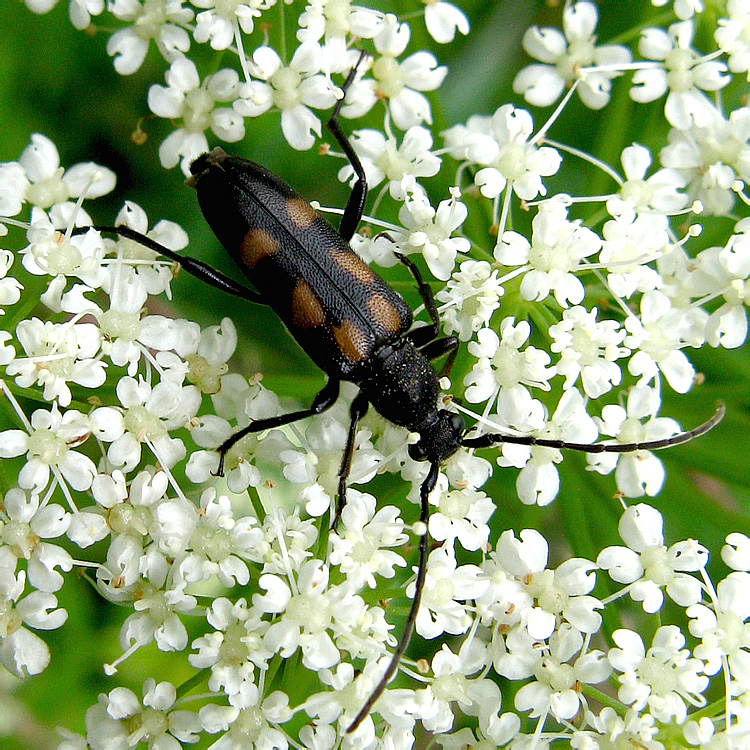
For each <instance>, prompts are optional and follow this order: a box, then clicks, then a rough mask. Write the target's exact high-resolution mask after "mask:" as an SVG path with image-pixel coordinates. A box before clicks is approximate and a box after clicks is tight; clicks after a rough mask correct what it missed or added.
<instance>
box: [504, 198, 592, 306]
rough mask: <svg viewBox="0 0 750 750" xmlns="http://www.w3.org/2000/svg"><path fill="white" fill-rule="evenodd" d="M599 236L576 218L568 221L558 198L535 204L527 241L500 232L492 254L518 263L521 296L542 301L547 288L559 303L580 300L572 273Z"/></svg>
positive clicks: (579, 288)
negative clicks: (519, 267) (521, 276)
mask: <svg viewBox="0 0 750 750" xmlns="http://www.w3.org/2000/svg"><path fill="white" fill-rule="evenodd" d="M601 245H602V241H601V239H600V238H599V237H598V236H597V235H596V234H595V233H594V232H592V231H591V230H590V229H588V228H586V227H584V226H582V223H581V221H580V220H575V221H570V220H569V219H568V212H567V209H566V207H565V205H564V204H563V202H562V201H559V200H551V201H547V202H545V203H542V205H541V206H540V207H539V213H537V215H536V216H535V217H534V220H533V222H532V235H531V242H529V240H527V239H526V238H525V237H524V236H523V235H521V234H519V233H518V232H504V233H503V236H502V238H501V239H500V241H499V242H498V244H497V246H496V247H495V258H496V259H497V260H498V261H499V262H500V263H502V264H504V265H506V266H522V267H523V269H522V270H524V271H525V273H524V275H523V279H522V281H521V296H522V297H523V298H524V299H525V300H528V301H530V302H531V301H535V302H542V301H543V300H544V299H546V298H547V295H549V293H550V292H552V293H553V294H554V295H555V299H556V300H557V302H558V303H559V304H560V305H562V307H567V306H568V304H569V303H572V304H574V305H579V304H580V303H581V302H582V301H583V297H584V288H583V284H582V283H581V281H580V280H579V279H578V277H577V276H576V275H575V271H577V270H578V269H579V267H580V266H581V261H582V260H583V259H584V258H587V257H589V256H590V255H593V254H594V253H596V252H598V251H599V250H600V248H601Z"/></svg>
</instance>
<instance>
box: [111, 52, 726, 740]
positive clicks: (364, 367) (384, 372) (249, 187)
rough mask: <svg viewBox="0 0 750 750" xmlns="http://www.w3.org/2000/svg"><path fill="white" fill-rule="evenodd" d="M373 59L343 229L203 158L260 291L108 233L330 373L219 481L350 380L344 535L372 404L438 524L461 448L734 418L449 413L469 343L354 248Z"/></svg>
mask: <svg viewBox="0 0 750 750" xmlns="http://www.w3.org/2000/svg"><path fill="white" fill-rule="evenodd" d="M363 58H364V53H362V54H361V55H360V57H359V60H358V62H357V64H356V65H355V66H354V68H353V69H352V70H351V71H350V73H349V75H348V77H347V78H346V80H345V82H344V84H343V86H342V90H343V96H342V98H341V99H340V100H339V101H338V103H337V104H336V106H335V107H334V110H333V112H332V114H331V118H330V120H329V121H328V129H329V130H330V131H331V133H332V134H333V136H334V138H335V139H336V141H337V142H338V143H339V144H340V146H341V147H342V149H343V150H344V153H345V155H346V157H347V159H348V160H349V162H350V164H351V166H352V168H353V169H354V173H355V176H356V181H355V184H354V186H353V188H352V192H351V195H350V197H349V200H348V202H347V205H346V208H345V210H344V213H343V217H342V219H341V223H340V225H339V228H338V230H336V229H334V228H333V227H332V226H331V225H330V224H329V223H328V222H327V221H326V220H325V219H324V218H322V217H321V216H319V215H318V214H317V213H316V211H315V210H314V209H313V208H312V206H311V205H310V204H309V203H308V202H307V201H306V200H304V199H303V198H302V197H300V196H299V195H298V194H297V193H296V192H295V191H294V190H293V189H292V188H291V187H290V186H289V185H288V184H287V183H286V182H284V181H283V180H281V179H280V178H279V177H277V176H276V175H274V174H273V173H271V172H269V171H268V170H267V169H265V168H263V167H262V166H259V165H257V164H255V163H253V162H251V161H248V160H246V159H242V158H238V157H233V156H229V155H228V154H226V153H225V152H224V151H223V150H222V149H220V148H215V149H214V150H213V151H211V152H210V153H206V154H203V155H201V156H199V157H198V158H197V159H196V160H195V161H194V162H193V163H192V165H191V167H190V170H191V173H192V176H191V177H190V178H188V181H187V183H188V185H190V186H191V187H193V188H195V190H196V192H197V195H198V201H199V203H200V207H201V210H202V212H203V214H204V216H205V218H206V220H207V222H208V223H209V225H210V226H211V229H212V230H213V232H214V234H216V236H217V237H218V239H219V240H220V241H221V243H222V245H223V246H224V247H225V249H226V250H227V252H228V253H229V254H230V255H231V256H232V258H234V260H235V261H236V262H237V264H238V266H239V267H240V269H241V270H242V271H243V273H244V274H245V275H246V276H247V278H248V279H249V281H250V282H251V283H252V285H253V287H254V289H249V288H247V287H245V286H243V285H241V284H238V283H237V282H235V281H234V280H232V279H231V278H229V277H227V276H225V275H223V274H222V273H220V272H218V271H216V270H215V269H213V268H211V267H210V266H208V265H206V264H204V263H202V262H201V261H198V260H196V259H194V258H190V257H184V256H182V255H178V254H177V253H175V252H173V251H171V250H169V249H168V248H165V247H163V246H162V245H160V244H158V243H156V242H154V241H153V240H151V239H149V238H148V237H145V236H144V235H141V234H140V233H138V232H135V231H133V230H131V229H129V228H127V227H98V229H99V230H100V231H104V232H111V233H115V234H119V235H122V236H125V237H129V238H130V239H133V240H136V241H138V242H141V243H142V244H144V245H146V246H147V247H149V248H151V249H153V250H155V251H157V252H159V253H160V254H162V255H164V256H166V257H168V258H170V259H172V260H174V261H176V262H177V263H179V264H180V265H181V266H182V267H183V268H184V269H185V270H186V271H187V272H188V273H191V274H193V275H194V276H196V277H197V278H199V279H201V280H203V281H205V282H207V283H209V284H211V285H212V286H215V287H217V288H219V289H222V290H223V291H226V292H228V293H230V294H233V295H235V296H237V297H241V298H243V299H245V300H248V301H250V302H255V303H259V304H265V305H269V306H270V307H272V308H273V310H274V311H275V312H276V313H277V314H278V315H279V317H280V318H281V320H282V321H283V322H284V324H285V325H286V327H287V328H288V329H289V331H290V333H291V334H292V335H293V336H294V338H295V339H296V340H297V342H298V343H299V344H300V346H301V347H302V349H304V351H305V352H306V353H307V354H308V355H309V356H310V358H311V359H312V360H313V361H314V362H315V363H316V364H317V365H318V366H319V367H320V368H321V370H323V371H324V372H325V373H326V374H327V375H328V381H327V383H326V385H325V386H324V387H323V388H322V389H321V390H320V392H319V393H318V394H317V395H316V396H315V398H314V399H313V403H312V405H311V406H310V407H309V408H307V409H301V410H299V411H294V412H291V413H289V414H283V415H280V416H277V417H271V418H267V419H261V420H256V421H254V422H251V423H250V424H249V425H247V426H246V427H244V428H243V429H241V430H239V431H237V432H236V433H234V434H233V435H232V436H231V437H230V438H229V439H228V440H226V441H225V442H224V443H223V444H221V445H220V446H219V447H218V453H219V465H218V472H217V473H218V474H220V475H221V474H222V473H223V466H224V458H225V456H226V454H227V452H228V451H229V450H230V448H231V447H232V446H233V445H235V444H236V443H237V442H238V441H239V440H241V439H242V438H243V437H244V436H245V435H248V434H250V433H256V432H261V431H264V430H268V429H271V428H274V427H280V426H282V425H286V424H290V423H292V422H296V421H297V420H300V419H304V418H305V417H309V416H312V415H315V414H320V413H321V412H323V411H325V410H326V409H328V408H329V407H331V406H332V405H333V404H334V403H335V401H336V400H337V398H338V395H339V385H340V383H341V381H351V382H353V383H355V384H356V385H357V386H358V387H359V389H360V390H359V394H358V395H357V396H356V397H355V398H354V400H353V401H352V404H351V409H350V414H351V421H350V425H349V431H348V436H347V442H346V447H345V450H344V455H343V458H342V461H341V467H340V470H339V486H338V494H337V502H336V510H335V515H334V520H333V524H332V527H333V528H334V529H335V528H336V525H337V523H338V521H339V519H340V516H341V512H342V510H343V508H344V505H345V503H346V481H347V477H348V475H349V470H350V468H351V463H352V457H353V453H354V443H355V435H356V430H357V424H358V422H359V421H360V419H362V417H363V416H364V415H365V413H366V412H367V409H368V406H369V405H372V406H373V408H374V409H375V410H376V411H377V412H378V413H379V414H380V415H381V416H383V417H384V418H385V419H387V420H389V421H390V422H392V423H394V424H397V425H400V426H402V427H405V428H406V429H408V430H409V431H410V432H414V433H417V434H418V435H419V439H418V441H417V442H416V443H414V444H412V445H410V446H409V455H410V456H411V458H413V459H414V460H417V461H426V462H428V463H429V469H428V472H427V476H426V478H425V479H424V481H423V482H422V485H421V487H420V507H421V510H420V520H421V522H422V524H423V528H424V529H425V530H426V529H427V528H428V521H429V496H430V493H431V492H432V490H433V489H434V487H435V484H436V482H437V479H438V474H439V470H440V465H441V463H442V462H443V461H445V460H446V459H447V458H449V457H450V456H452V455H453V454H454V453H456V451H458V450H459V448H461V447H462V446H463V447H469V448H486V447H490V446H493V445H497V444H500V443H516V444H523V445H532V446H533V445H537V446H545V447H550V448H557V449H570V450H576V451H582V452H587V453H602V452H617V453H625V452H630V451H635V450H655V449H659V448H665V447H668V446H671V445H677V444H680V443H684V442H687V441H688V440H691V439H693V438H694V437H697V436H699V435H701V434H703V433H705V432H707V431H708V430H710V429H711V428H712V427H714V426H715V425H716V424H717V423H718V422H719V421H720V420H721V418H722V417H723V414H724V407H723V405H721V404H720V405H719V406H718V408H717V411H716V413H715V414H714V416H713V417H712V418H711V419H709V420H708V421H706V422H705V423H703V424H702V425H700V426H698V427H697V428H695V429H693V430H691V431H689V432H682V433H679V434H677V435H674V436H672V437H670V438H665V439H663V440H658V441H651V442H644V443H632V444H606V443H596V444H591V445H588V444H579V443H569V442H565V441H562V440H548V439H538V438H534V437H531V436H511V435H503V434H497V433H488V434H481V435H478V436H476V437H467V433H468V430H467V428H466V426H465V423H464V420H463V418H462V417H461V416H460V415H459V414H457V413H455V412H452V411H449V410H447V409H443V408H438V405H437V404H438V391H439V388H438V376H437V375H436V373H435V371H434V370H433V368H432V366H431V364H430V361H431V360H434V359H437V358H439V357H442V356H444V355H448V357H447V361H446V365H445V367H444V368H443V371H444V372H448V371H449V370H450V366H451V365H452V362H453V359H454V357H455V354H456V351H457V347H458V339H456V338H455V337H453V336H447V337H440V320H439V317H438V312H437V307H436V305H435V301H434V299H433V296H432V292H431V289H430V287H429V286H428V285H427V284H426V283H425V282H424V281H423V279H422V277H421V274H420V272H419V270H418V269H417V267H416V266H415V265H414V263H412V262H411V261H410V260H409V259H408V258H405V257H403V256H401V255H398V254H397V255H398V257H399V259H400V260H401V262H402V263H404V264H405V265H406V266H407V268H408V269H409V271H410V272H411V274H412V275H413V277H414V279H415V281H416V284H417V287H418V289H419V293H420V296H421V298H422V300H423V302H424V304H425V308H426V310H427V313H428V315H429V318H430V324H429V325H425V326H420V327H417V328H412V322H413V316H412V311H411V309H410V308H409V307H408V306H407V304H406V303H405V302H404V300H403V298H402V297H401V295H400V294H398V292H396V291H395V290H393V289H392V288H391V287H390V286H388V284H386V283H385V281H383V280H382V279H381V278H380V277H379V276H378V275H377V274H376V273H375V272H374V271H372V269H371V268H370V267H369V266H368V265H367V264H365V263H364V262H363V261H362V260H361V259H360V258H359V257H358V256H357V255H356V254H355V253H354V251H353V250H352V249H351V247H350V245H349V241H350V240H351V239H352V237H353V235H354V233H355V231H356V229H357V227H358V225H359V223H360V220H361V219H362V215H363V213H364V207H365V202H366V199H367V180H366V177H365V172H364V169H363V167H362V164H361V163H360V161H359V158H358V156H357V154H356V153H355V151H354V149H353V147H352V145H351V143H350V142H349V140H348V138H347V136H346V134H345V133H344V131H343V130H342V128H341V125H340V124H339V113H340V110H341V107H342V105H343V103H344V99H345V96H346V91H347V89H348V88H349V86H350V85H351V83H352V81H353V80H354V77H355V75H356V72H357V68H358V66H359V65H360V63H361V61H362V59H363ZM427 552H428V534H427V532H426V531H425V533H423V534H422V535H421V537H420V541H419V563H418V566H417V573H416V581H415V590H414V598H413V599H412V603H411V607H410V609H409V613H408V616H407V620H406V624H405V627H404V630H403V632H402V634H401V636H400V638H399V640H398V643H397V646H396V648H395V650H394V652H393V654H392V656H391V660H390V662H389V664H388V667H387V668H386V670H385V672H384V674H383V675H382V677H381V679H380V681H379V682H378V684H377V685H376V687H375V688H374V690H373V692H372V693H371V695H370V697H369V698H368V700H367V701H366V702H365V704H364V706H363V707H362V708H361V710H360V712H359V713H358V714H357V716H356V718H355V719H354V720H353V721H352V722H351V724H350V726H349V727H348V729H347V731H348V732H352V731H354V730H355V729H356V728H357V727H358V726H359V724H360V723H361V722H362V720H363V719H364V717H365V716H366V715H367V714H368V713H369V711H370V709H371V708H372V706H373V705H374V703H375V702H376V701H377V699H378V698H379V697H380V695H381V694H382V693H383V691H384V690H385V688H386V686H387V684H388V681H389V680H390V679H391V677H392V676H393V674H394V673H395V671H396V669H397V668H398V665H399V662H400V660H401V657H402V656H403V654H404V652H405V651H406V648H407V646H408V643H409V639H410V636H411V633H412V630H413V628H414V623H415V620H416V615H417V611H418V609H419V605H420V600H421V595H422V590H423V588H424V582H425V575H426V568H427Z"/></svg>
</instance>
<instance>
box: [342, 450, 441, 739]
mask: <svg viewBox="0 0 750 750" xmlns="http://www.w3.org/2000/svg"><path fill="white" fill-rule="evenodd" d="M439 472H440V464H439V463H437V462H435V463H431V464H430V471H429V472H428V474H427V477H426V479H425V480H424V482H422V486H421V487H420V489H419V495H420V499H421V502H422V509H421V512H420V514H419V520H420V521H421V522H422V523H423V524H424V527H425V529H424V534H422V536H421V537H420V538H419V566H418V567H417V578H416V581H415V584H414V598H413V599H412V601H411V608H410V609H409V614H408V616H407V618H406V623H405V624H404V630H403V632H402V633H401V637H400V638H399V640H398V644H397V645H396V650H395V651H394V652H393V656H391V661H390V664H388V667H387V669H386V670H385V672H384V674H383V676H382V677H381V678H380V682H378V684H377V685H376V686H375V689H374V690H373V691H372V693H371V694H370V697H369V698H368V699H367V700H366V701H365V705H364V706H362V708H361V709H360V711H359V713H358V714H357V716H356V717H355V718H354V721H353V722H352V723H351V724H350V725H349V727H348V728H347V730H346V731H347V734H349V733H351V732H353V731H354V730H355V729H356V728H357V727H358V726H359V725H360V724H361V723H362V721H363V720H364V718H365V716H367V714H369V713H370V710H371V709H372V707H373V706H374V705H375V703H376V701H377V700H378V698H380V696H381V695H382V694H383V691H384V690H385V688H386V686H387V685H388V682H389V681H390V679H391V677H393V675H394V673H395V671H396V669H398V665H399V662H400V661H401V657H402V656H403V655H404V652H405V651H406V648H407V646H408V645H409V640H410V639H411V634H412V632H413V630H414V623H415V622H416V619H417V612H418V611H419V603H420V602H421V601H422V590H423V589H424V579H425V576H426V574H427V546H428V542H429V535H428V533H427V525H428V523H429V520H430V502H429V498H430V493H431V492H432V490H433V489H435V484H436V483H437V478H438V473H439Z"/></svg>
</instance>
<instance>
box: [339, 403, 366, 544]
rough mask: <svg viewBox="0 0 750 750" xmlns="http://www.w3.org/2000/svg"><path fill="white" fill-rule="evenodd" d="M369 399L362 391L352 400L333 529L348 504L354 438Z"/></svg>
mask: <svg viewBox="0 0 750 750" xmlns="http://www.w3.org/2000/svg"><path fill="white" fill-rule="evenodd" d="M368 406H369V401H368V400H367V399H366V398H365V397H364V396H363V395H362V394H361V393H360V394H359V395H357V397H356V398H355V399H354V401H352V406H351V410H350V413H351V421H350V422H349V434H348V435H347V438H346V448H344V457H343V458H342V459H341V468H340V469H339V489H338V493H337V495H336V514H335V515H334V517H333V523H332V524H331V531H336V528H337V527H338V525H339V521H340V520H341V513H342V512H343V510H344V507H345V506H346V480H347V479H348V477H349V472H350V471H351V468H352V459H353V458H354V438H355V437H356V434H357V424H358V423H359V420H360V419H362V417H364V416H365V414H366V413H367V407H368Z"/></svg>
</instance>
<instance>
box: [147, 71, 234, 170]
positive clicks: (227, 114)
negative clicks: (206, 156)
mask: <svg viewBox="0 0 750 750" xmlns="http://www.w3.org/2000/svg"><path fill="white" fill-rule="evenodd" d="M164 77H165V79H166V82H167V85H166V86H161V85H159V84H153V85H152V86H151V87H150V88H149V90H148V106H149V109H150V110H151V111H152V112H153V113H154V114H155V115H157V116H158V117H166V118H169V119H170V120H174V121H176V122H179V123H181V126H180V127H179V128H178V129H177V130H175V131H174V132H173V133H172V134H171V135H169V136H167V138H165V140H164V141H162V143H161V145H160V146H159V160H160V161H161V163H162V166H163V167H165V168H167V169H171V168H172V167H175V166H177V163H178V162H180V164H181V167H182V171H183V172H184V173H185V174H186V175H187V174H190V164H191V162H192V161H194V160H195V159H196V158H197V157H198V156H200V155H201V154H202V153H205V152H206V151H208V140H207V139H206V130H209V129H210V130H211V131H212V132H213V133H214V135H215V136H217V138H221V139H222V140H223V141H227V142H228V143H234V142H235V141H239V140H241V139H242V138H244V136H245V125H244V123H243V121H242V118H241V117H240V116H239V114H238V113H237V112H235V111H234V110H233V109H232V108H231V107H217V106H216V105H217V104H218V103H224V102H226V103H231V102H234V101H235V99H237V96H238V95H239V91H240V85H239V75H238V74H237V72H236V71H234V70H232V69H230V68H224V69H222V70H220V71H218V72H217V73H214V74H212V75H210V76H207V77H206V78H205V79H204V81H203V82H201V80H200V77H199V76H198V70H197V68H196V67H195V63H194V62H193V61H192V60H189V59H188V58H186V57H180V58H178V59H177V60H175V61H174V62H173V63H172V64H171V65H170V66H169V70H167V72H166V73H165V76H164Z"/></svg>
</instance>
